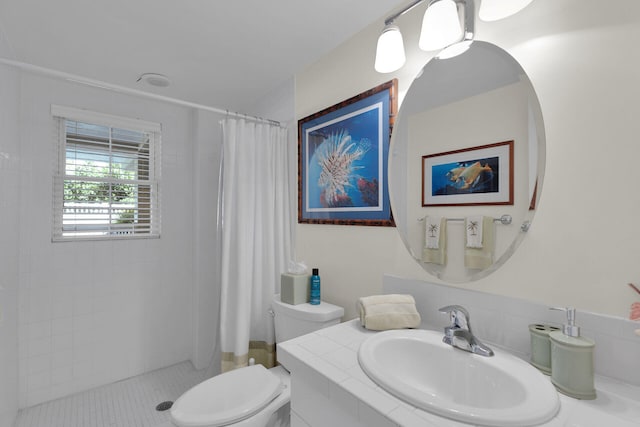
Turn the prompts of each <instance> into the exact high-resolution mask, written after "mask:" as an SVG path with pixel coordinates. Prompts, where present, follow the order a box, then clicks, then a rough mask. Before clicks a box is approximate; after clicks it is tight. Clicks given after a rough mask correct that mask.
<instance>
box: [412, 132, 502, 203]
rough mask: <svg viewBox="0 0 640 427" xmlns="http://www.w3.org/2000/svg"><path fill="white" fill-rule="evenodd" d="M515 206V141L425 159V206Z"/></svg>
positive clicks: (445, 153)
mask: <svg viewBox="0 0 640 427" xmlns="http://www.w3.org/2000/svg"><path fill="white" fill-rule="evenodd" d="M512 204H513V141H504V142H497V143H495V144H489V145H481V146H478V147H471V148H465V149H462V150H456V151H447V152H444V153H436V154H429V155H426V156H422V206H460V205H476V206H478V205H512Z"/></svg>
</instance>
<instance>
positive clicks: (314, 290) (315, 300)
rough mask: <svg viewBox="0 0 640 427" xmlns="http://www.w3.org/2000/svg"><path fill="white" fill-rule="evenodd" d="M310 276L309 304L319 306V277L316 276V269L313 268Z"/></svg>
mask: <svg viewBox="0 0 640 427" xmlns="http://www.w3.org/2000/svg"><path fill="white" fill-rule="evenodd" d="M312 273H313V274H312V275H311V291H310V292H309V304H311V305H318V304H320V276H319V275H318V269H317V268H314V269H313V270H312Z"/></svg>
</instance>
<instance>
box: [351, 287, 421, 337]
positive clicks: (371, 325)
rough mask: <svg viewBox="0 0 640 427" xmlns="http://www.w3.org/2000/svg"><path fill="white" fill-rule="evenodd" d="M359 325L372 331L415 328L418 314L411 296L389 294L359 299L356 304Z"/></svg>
mask: <svg viewBox="0 0 640 427" xmlns="http://www.w3.org/2000/svg"><path fill="white" fill-rule="evenodd" d="M356 309H357V310H358V313H359V314H360V323H361V324H362V326H364V327H365V328H367V329H370V330H372V331H386V330H388V329H404V328H417V327H418V326H420V321H421V319H420V313H418V310H417V309H416V302H415V300H414V299H413V297H412V296H411V295H403V294H389V295H371V296H368V297H361V298H360V299H358V302H357V303H356Z"/></svg>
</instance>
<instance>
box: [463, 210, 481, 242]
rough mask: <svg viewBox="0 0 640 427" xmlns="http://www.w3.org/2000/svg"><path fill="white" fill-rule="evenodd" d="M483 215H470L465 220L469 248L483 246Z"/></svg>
mask: <svg viewBox="0 0 640 427" xmlns="http://www.w3.org/2000/svg"><path fill="white" fill-rule="evenodd" d="M483 219H484V217H483V216H482V215H475V216H469V217H467V218H466V219H465V220H464V228H465V229H466V232H467V245H466V246H467V247H468V248H481V247H482V229H483V227H482V226H483V224H482V223H483Z"/></svg>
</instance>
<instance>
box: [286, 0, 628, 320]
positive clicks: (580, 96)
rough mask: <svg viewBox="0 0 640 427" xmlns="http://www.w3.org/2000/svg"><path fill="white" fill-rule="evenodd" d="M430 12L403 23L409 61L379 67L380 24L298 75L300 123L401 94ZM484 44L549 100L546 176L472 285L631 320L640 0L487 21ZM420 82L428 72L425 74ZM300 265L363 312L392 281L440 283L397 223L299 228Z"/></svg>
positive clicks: (580, 4) (541, 2)
mask: <svg viewBox="0 0 640 427" xmlns="http://www.w3.org/2000/svg"><path fill="white" fill-rule="evenodd" d="M422 13H423V8H422V7H419V8H417V9H416V10H414V11H412V12H411V13H409V14H407V15H405V16H403V17H401V18H400V19H398V21H397V24H398V25H399V26H400V28H401V29H402V32H403V35H404V41H405V46H406V47H407V55H408V61H407V65H406V66H405V67H404V68H403V69H402V70H400V71H398V72H396V73H392V74H390V75H381V74H378V73H376V72H375V71H374V70H373V62H374V54H375V44H376V39H377V37H378V35H379V32H380V31H381V29H382V26H383V25H382V21H383V20H382V19H381V20H380V22H377V23H374V24H372V25H371V26H370V27H368V28H367V29H366V30H364V31H362V32H361V33H359V34H358V35H356V36H355V37H354V38H352V39H351V40H349V41H348V42H346V43H344V44H343V45H342V46H341V47H339V48H338V49H336V50H334V51H333V52H331V53H330V54H329V55H327V56H325V57H324V58H322V59H321V60H320V61H318V62H317V63H315V64H313V65H312V66H310V67H308V68H307V69H306V70H304V71H303V72H301V73H299V74H298V75H297V76H296V118H297V119H301V118H303V117H306V116H307V115H309V114H312V113H315V112H317V111H319V110H321V109H323V108H326V107H328V106H331V105H333V104H335V103H337V102H340V101H342V100H344V99H347V98H349V97H351V96H354V95H356V94H358V93H360V92H362V91H364V90H366V89H369V88H371V87H374V86H376V85H378V84H380V83H382V82H384V81H387V80H389V79H391V78H393V77H397V78H398V79H399V90H400V94H401V96H402V95H403V94H404V93H405V92H406V90H407V88H408V86H409V84H410V82H411V79H412V77H413V76H414V75H415V74H417V72H418V70H419V69H420V68H421V67H422V65H423V64H424V63H425V62H426V60H427V59H429V55H428V54H426V53H424V52H420V51H419V50H418V49H417V37H418V35H417V34H418V29H419V26H420V21H421V15H422ZM476 27H477V38H478V39H479V40H485V41H489V42H492V43H494V44H497V45H499V46H500V47H502V48H504V49H505V50H507V51H508V52H509V53H510V54H511V55H512V56H514V58H515V59H516V60H517V61H518V62H520V64H521V65H522V66H523V68H524V69H525V71H526V72H527V74H528V76H529V78H530V79H531V81H532V84H533V86H534V88H535V89H536V91H537V94H538V97H539V99H540V103H541V107H542V114H543V117H544V122H545V132H546V140H547V163H546V175H545V180H544V188H543V189H542V196H541V200H540V203H539V206H538V208H537V214H536V217H535V218H534V221H533V225H532V227H531V230H530V231H529V234H528V236H527V238H526V239H525V240H524V242H523V244H522V245H521V246H520V248H519V249H518V251H517V252H516V253H515V255H514V256H513V257H512V258H511V259H510V260H509V261H507V263H506V264H505V265H504V266H503V267H502V268H501V269H499V270H498V271H497V272H495V273H493V274H491V275H490V276H488V277H486V278H484V279H482V280H479V281H476V282H472V283H469V284H466V285H463V286H464V287H468V288H473V289H478V290H484V291H488V292H491V293H496V294H502V295H507V296H518V297H521V298H525V299H528V300H532V301H538V302H541V303H543V304H548V305H574V306H576V307H578V308H580V309H583V310H588V311H593V312H601V313H607V314H613V315H619V316H625V317H626V316H627V315H628V311H629V305H630V304H631V303H632V302H633V301H635V300H638V299H639V298H638V297H639V296H638V295H637V294H634V293H633V292H632V291H631V290H630V289H629V288H628V286H627V282H634V281H635V282H638V281H640V271H638V269H637V263H638V259H640V228H639V227H637V226H636V225H637V216H638V215H637V213H638V212H639V211H640V197H638V195H637V191H636V190H635V187H634V185H633V171H635V169H636V167H637V166H636V163H637V159H638V158H640V145H639V144H638V135H639V134H640V120H638V119H637V117H638V116H639V114H640V107H639V106H638V103H637V102H636V100H637V99H638V97H640V85H638V84H637V70H638V67H639V66H640V51H639V50H638V48H637V46H636V40H638V37H639V36H640V2H637V1H634V0H614V1H608V2H595V1H592V2H584V1H579V0H563V1H555V0H537V1H535V2H533V3H532V4H531V5H530V6H529V7H527V8H526V9H525V10H523V11H522V12H521V13H520V14H518V15H516V16H513V17H511V18H509V19H507V20H504V21H499V22H494V23H483V22H481V21H479V22H478V23H477V26H476ZM423 78H424V76H423ZM297 235H298V239H297V246H298V257H299V258H301V259H304V260H306V261H307V262H308V263H309V264H312V265H314V266H318V267H320V269H321V271H322V273H323V274H322V276H323V295H324V297H325V299H327V300H329V301H330V302H334V303H337V304H340V305H343V306H344V307H345V308H346V310H347V313H346V316H345V317H346V318H350V317H354V316H355V309H354V302H355V300H356V299H357V297H359V296H362V295H368V294H374V293H379V292H380V291H381V289H382V275H383V273H395V274H398V275H401V276H405V277H413V278H419V279H427V280H433V278H432V277H430V276H427V275H426V273H424V272H423V271H422V270H421V269H420V268H419V267H418V265H417V264H416V263H414V261H413V260H412V259H411V258H410V257H409V255H408V253H407V252H406V250H405V248H404V246H403V244H402V243H401V242H400V239H399V238H398V236H397V234H396V231H395V230H394V229H390V228H373V227H347V226H326V225H306V224H304V225H298V227H297Z"/></svg>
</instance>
